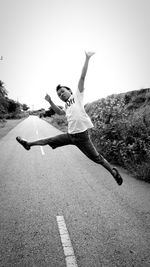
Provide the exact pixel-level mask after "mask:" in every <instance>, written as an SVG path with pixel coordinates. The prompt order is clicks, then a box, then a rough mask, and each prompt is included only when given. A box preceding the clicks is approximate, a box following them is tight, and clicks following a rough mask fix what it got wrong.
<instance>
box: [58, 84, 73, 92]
mask: <svg viewBox="0 0 150 267" xmlns="http://www.w3.org/2000/svg"><path fill="white" fill-rule="evenodd" d="M62 87H63V88H66V89H67V90H68V91H69V92H70V93H71V94H72V91H71V89H70V88H69V87H67V86H62V85H60V84H59V85H57V87H56V92H58V90H59V89H61V88H62Z"/></svg>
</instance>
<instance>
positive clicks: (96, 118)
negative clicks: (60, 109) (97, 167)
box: [48, 88, 150, 182]
mask: <svg viewBox="0 0 150 267" xmlns="http://www.w3.org/2000/svg"><path fill="white" fill-rule="evenodd" d="M85 109H86V112H87V113H88V115H89V116H90V117H91V120H92V122H93V124H94V126H95V127H94V128H93V129H91V130H90V136H91V139H92V141H93V143H94V145H95V146H96V148H97V149H98V151H99V152H100V153H102V154H103V156H104V157H105V158H106V159H107V160H108V161H110V162H111V163H113V164H117V165H119V166H121V167H123V168H125V169H126V170H128V171H129V172H130V173H131V174H132V175H133V176H134V177H135V178H137V179H140V180H143V181H146V182H150V89H149V88H148V89H141V90H137V91H131V92H127V93H125V94H119V95H111V96H108V97H107V98H103V99H99V100H97V101H94V102H92V103H88V104H86V105H85ZM48 121H49V122H50V123H51V124H52V125H54V126H55V127H57V128H58V129H60V130H61V131H64V132H65V131H67V120H66V118H65V116H58V115H52V116H51V117H50V118H49V119H48Z"/></svg>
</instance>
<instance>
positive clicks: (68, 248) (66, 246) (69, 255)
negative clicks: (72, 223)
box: [56, 216, 78, 267]
mask: <svg viewBox="0 0 150 267" xmlns="http://www.w3.org/2000/svg"><path fill="white" fill-rule="evenodd" d="M56 218H57V224H58V229H59V233H60V238H61V243H62V246H63V250H64V254H65V257H66V258H65V260H66V266H67V267H78V265H77V262H76V258H75V255H74V251H73V247H72V244H71V240H70V237H69V233H68V230H67V227H66V224H65V220H64V217H63V216H56Z"/></svg>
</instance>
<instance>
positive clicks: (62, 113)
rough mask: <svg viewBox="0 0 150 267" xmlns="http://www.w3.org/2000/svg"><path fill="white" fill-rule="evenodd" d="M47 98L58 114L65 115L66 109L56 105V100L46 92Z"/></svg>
mask: <svg viewBox="0 0 150 267" xmlns="http://www.w3.org/2000/svg"><path fill="white" fill-rule="evenodd" d="M45 100H46V101H47V102H48V103H49V104H50V105H51V108H52V109H53V110H54V111H55V112H56V113H57V114H58V115H65V114H66V113H65V111H64V110H63V109H61V108H59V107H58V106H56V105H55V104H54V102H53V101H52V99H51V97H50V96H49V95H48V94H46V96H45Z"/></svg>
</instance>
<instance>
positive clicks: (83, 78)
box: [78, 52, 95, 93]
mask: <svg viewBox="0 0 150 267" xmlns="http://www.w3.org/2000/svg"><path fill="white" fill-rule="evenodd" d="M94 54H95V52H85V56H86V57H85V62H84V65H83V69H82V72H81V77H80V79H79V83H78V89H79V91H80V92H81V93H82V92H83V91H84V81H85V76H86V73H87V69H88V64H89V59H90V58H91V56H93V55H94Z"/></svg>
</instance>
